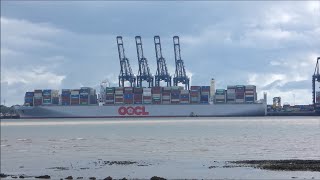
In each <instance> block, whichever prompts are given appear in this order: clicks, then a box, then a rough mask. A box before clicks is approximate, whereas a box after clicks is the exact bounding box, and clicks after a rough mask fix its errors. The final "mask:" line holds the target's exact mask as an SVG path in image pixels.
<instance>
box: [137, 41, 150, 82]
mask: <svg viewBox="0 0 320 180" xmlns="http://www.w3.org/2000/svg"><path fill="white" fill-rule="evenodd" d="M135 39H136V47H137V56H138V63H139V71H138V75H137V86H138V87H142V82H143V81H146V82H148V83H149V87H152V86H153V76H152V74H151V73H150V69H149V66H148V60H147V58H145V57H144V54H143V48H142V40H141V36H136V37H135Z"/></svg>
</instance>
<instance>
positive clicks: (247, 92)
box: [245, 90, 255, 93]
mask: <svg viewBox="0 0 320 180" xmlns="http://www.w3.org/2000/svg"><path fill="white" fill-rule="evenodd" d="M245 93H255V92H254V91H247V90H246V91H245Z"/></svg>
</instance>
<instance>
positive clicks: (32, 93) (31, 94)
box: [25, 92, 34, 97]
mask: <svg viewBox="0 0 320 180" xmlns="http://www.w3.org/2000/svg"><path fill="white" fill-rule="evenodd" d="M25 96H26V97H33V96H34V92H26V95H25Z"/></svg>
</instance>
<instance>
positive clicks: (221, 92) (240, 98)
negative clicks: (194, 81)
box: [15, 85, 267, 118]
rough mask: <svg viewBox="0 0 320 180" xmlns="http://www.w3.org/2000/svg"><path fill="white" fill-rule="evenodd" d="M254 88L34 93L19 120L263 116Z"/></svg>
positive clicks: (20, 108)
mask: <svg viewBox="0 0 320 180" xmlns="http://www.w3.org/2000/svg"><path fill="white" fill-rule="evenodd" d="M255 89H256V87H255V86H253V85H250V86H243V85H241V86H240V85H238V86H228V87H227V89H226V90H225V89H216V90H215V91H214V94H210V86H191V89H190V90H184V89H183V88H181V87H179V86H172V87H152V88H139V87H106V88H105V92H104V94H101V93H100V97H99V98H98V97H97V94H96V91H95V90H94V89H93V88H89V87H82V88H80V89H62V91H61V94H59V91H57V90H34V91H33V92H26V93H25V103H24V106H15V109H16V112H17V113H18V114H19V115H20V118H117V117H122V118H123V117H214V116H264V115H266V109H267V108H266V107H267V106H266V103H264V102H263V101H262V102H257V94H256V90H255Z"/></svg>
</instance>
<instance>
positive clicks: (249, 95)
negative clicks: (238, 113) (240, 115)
mask: <svg viewBox="0 0 320 180" xmlns="http://www.w3.org/2000/svg"><path fill="white" fill-rule="evenodd" d="M256 97H257V92H256V86H254V85H247V86H245V102H246V103H254V102H255V101H256V100H257V99H256Z"/></svg>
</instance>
